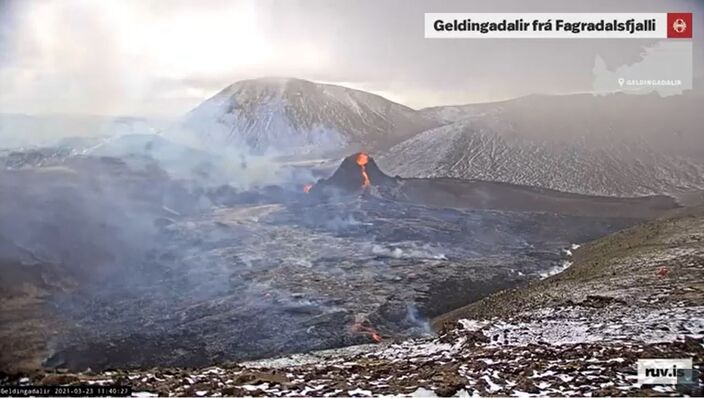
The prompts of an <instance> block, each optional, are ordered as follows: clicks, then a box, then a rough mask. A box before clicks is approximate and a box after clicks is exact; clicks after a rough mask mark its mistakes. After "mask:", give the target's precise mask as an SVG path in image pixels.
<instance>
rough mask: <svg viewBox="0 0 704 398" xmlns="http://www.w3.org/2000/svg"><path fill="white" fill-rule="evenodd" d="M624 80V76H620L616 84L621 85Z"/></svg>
mask: <svg viewBox="0 0 704 398" xmlns="http://www.w3.org/2000/svg"><path fill="white" fill-rule="evenodd" d="M625 82H626V79H624V78H622V77H619V78H618V85H619V86H621V87H623V83H625Z"/></svg>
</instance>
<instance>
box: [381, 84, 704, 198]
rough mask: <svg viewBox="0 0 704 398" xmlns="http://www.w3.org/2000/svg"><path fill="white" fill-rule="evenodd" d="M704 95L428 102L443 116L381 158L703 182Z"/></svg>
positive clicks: (624, 179)
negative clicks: (458, 103)
mask: <svg viewBox="0 0 704 398" xmlns="http://www.w3.org/2000/svg"><path fill="white" fill-rule="evenodd" d="M703 104H704V100H703V99H702V97H701V96H696V95H694V94H688V95H683V96H677V97H668V98H660V97H658V96H654V95H648V96H626V95H610V96H592V95H587V94H584V95H567V96H530V97H524V98H519V99H515V100H510V101H505V102H499V103H493V104H478V105H467V106H454V107H439V108H429V109H425V110H423V111H422V112H423V114H425V115H427V116H428V117H431V118H435V119H436V120H438V121H439V122H442V123H445V124H444V125H443V126H441V127H437V128H434V129H430V130H428V131H425V132H423V133H420V134H418V135H417V136H415V137H413V138H411V139H409V140H407V141H405V142H403V143H400V144H398V145H396V146H394V147H393V148H391V149H390V150H389V151H388V152H385V153H384V154H383V156H381V157H380V158H379V163H380V165H381V166H382V168H384V169H386V170H389V171H390V172H391V173H393V174H399V175H401V176H405V177H455V178H462V179H481V180H490V181H503V182H511V183H517V184H525V185H533V186H539V187H546V188H552V189H558V190H562V191H568V192H578V193H588V194H598V195H617V196H632V195H646V194H655V193H675V192H682V191H688V190H694V189H702V188H704V162H703V161H702V160H701V159H704V138H703V137H704V136H702V134H701V133H700V127H698V126H701V125H702V124H703V123H704V119H703V118H704V115H702V113H701V112H699V111H698V109H700V108H701V106H702V105H703Z"/></svg>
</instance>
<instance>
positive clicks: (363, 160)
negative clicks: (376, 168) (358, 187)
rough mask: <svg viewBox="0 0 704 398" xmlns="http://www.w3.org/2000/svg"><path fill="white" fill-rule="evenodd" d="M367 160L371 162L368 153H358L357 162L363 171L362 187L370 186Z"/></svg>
mask: <svg viewBox="0 0 704 398" xmlns="http://www.w3.org/2000/svg"><path fill="white" fill-rule="evenodd" d="M367 162H369V156H367V154H366V153H364V152H360V153H358V154H357V164H358V165H359V168H360V169H361V171H362V188H366V187H368V186H369V176H368V175H367V168H366V167H365V166H366V164H367Z"/></svg>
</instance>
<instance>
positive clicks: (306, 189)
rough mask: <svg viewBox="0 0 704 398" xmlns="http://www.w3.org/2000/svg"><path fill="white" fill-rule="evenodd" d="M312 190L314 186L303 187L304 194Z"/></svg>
mask: <svg viewBox="0 0 704 398" xmlns="http://www.w3.org/2000/svg"><path fill="white" fill-rule="evenodd" d="M311 188H313V184H306V185H304V186H303V192H305V193H308V192H310V189H311Z"/></svg>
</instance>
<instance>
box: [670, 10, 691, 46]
mask: <svg viewBox="0 0 704 398" xmlns="http://www.w3.org/2000/svg"><path fill="white" fill-rule="evenodd" d="M667 37H668V38H670V39H691V38H692V13H691V12H668V13H667Z"/></svg>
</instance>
